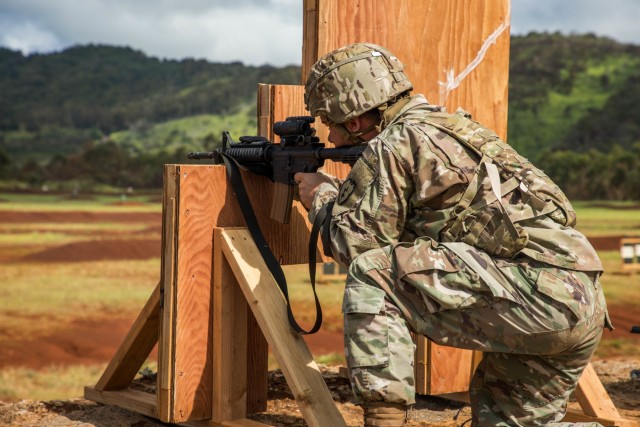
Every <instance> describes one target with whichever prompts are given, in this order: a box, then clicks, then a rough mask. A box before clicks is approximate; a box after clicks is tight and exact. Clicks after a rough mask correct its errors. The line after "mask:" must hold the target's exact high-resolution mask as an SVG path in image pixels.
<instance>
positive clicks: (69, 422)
mask: <svg viewBox="0 0 640 427" xmlns="http://www.w3.org/2000/svg"><path fill="white" fill-rule="evenodd" d="M19 222H29V223H43V224H46V223H76V222H82V223H91V222H131V223H146V224H149V228H148V230H149V231H156V232H158V233H159V231H160V224H161V216H160V214H154V213H91V212H64V213H62V212H60V213H59V212H20V213H14V212H7V211H0V223H19ZM77 232H78V233H83V232H82V231H77ZM592 243H593V244H594V246H595V247H596V249H600V250H617V249H618V247H619V237H608V238H594V239H593V240H592ZM159 255H160V241H159V240H157V239H147V240H144V239H143V240H137V239H135V240H128V239H122V240H118V239H97V240H94V241H89V242H76V243H69V244H66V245H62V246H58V247H56V248H47V249H43V250H42V251H39V252H36V253H34V254H30V255H28V256H26V257H22V258H20V259H11V260H2V261H19V262H39V263H41V262H56V263H58V262H76V261H93V260H105V259H106V260H117V259H149V258H154V257H158V256H159ZM609 308H610V313H611V317H612V320H613V323H614V325H615V326H616V328H617V329H616V330H615V331H613V332H606V333H607V334H608V335H607V337H608V338H624V339H625V340H633V341H635V342H636V343H637V344H638V345H639V346H640V334H635V335H634V334H629V330H630V328H631V326H632V325H636V324H639V323H640V306H638V304H637V303H635V304H629V305H625V306H611V307H609ZM133 321H134V318H133V317H132V318H112V317H106V316H104V317H101V318H98V317H97V318H95V319H92V320H89V321H87V320H83V321H74V322H71V323H70V324H69V325H68V327H67V328H66V329H65V330H64V331H62V332H55V333H53V334H51V335H49V336H45V337H38V339H37V340H27V339H23V340H15V339H12V340H11V341H9V342H7V338H8V337H6V336H5V337H4V339H3V334H4V332H3V331H2V329H1V328H0V342H2V343H3V344H2V345H0V366H1V367H18V366H21V367H28V368H32V369H38V368H40V367H42V365H43V360H46V363H47V365H57V366H65V365H76V364H87V365H89V364H97V363H106V362H108V361H109V360H110V359H111V357H112V355H113V354H114V352H115V350H116V349H117V347H118V346H119V345H120V343H121V341H122V339H123V337H124V336H125V335H126V333H127V332H128V330H129V328H130V326H131V324H132V323H133ZM306 340H307V343H308V344H309V347H310V349H311V351H312V352H313V353H314V354H317V355H320V354H327V353H342V334H341V333H340V331H337V332H330V331H325V330H322V331H320V332H319V333H318V334H316V335H312V336H311V337H307V338H306ZM24 348H29V349H30V351H29V352H24V351H21V349H24ZM639 348H640V347H639ZM152 357H154V355H152ZM594 367H595V368H596V370H597V371H598V372H599V374H600V377H601V379H602V381H603V382H604V383H605V386H606V387H607V390H608V391H609V393H610V395H611V397H612V399H613V400H614V402H615V404H616V405H617V407H618V408H619V410H620V412H621V413H622V414H623V416H626V417H630V418H632V419H636V420H638V421H640V379H631V378H630V375H629V373H630V372H631V370H632V369H640V355H639V356H638V357H637V358H635V359H634V358H631V359H630V358H625V359H607V360H596V361H594ZM323 369H324V371H323V374H324V376H325V379H326V381H327V384H328V385H329V387H330V390H331V392H332V395H333V397H334V400H336V402H337V403H338V405H339V409H340V411H341V413H342V414H343V416H344V417H345V419H346V421H347V423H348V425H350V426H357V425H361V424H360V423H361V421H360V419H361V410H360V409H359V407H357V406H355V405H353V403H352V402H351V392H350V388H349V384H348V381H347V380H346V379H344V378H341V377H340V376H339V375H338V374H337V368H335V367H329V368H323ZM270 375H271V379H270V401H269V412H270V413H271V415H257V416H255V419H256V420H259V421H261V422H264V423H267V424H269V425H282V426H285V425H286V426H301V425H305V424H304V421H303V420H302V419H301V416H300V413H299V412H298V410H297V405H296V403H295V400H293V399H292V396H291V394H290V392H289V390H288V387H287V386H286V382H285V381H284V377H283V376H282V374H281V373H280V372H279V371H278V372H272V373H271V374H270ZM0 399H2V397H1V396H0ZM459 411H460V414H459V416H458V417H457V419H456V420H454V417H455V416H456V413H458V412H459ZM414 418H415V420H414V421H413V422H412V425H415V426H418V425H422V426H457V425H461V424H462V423H463V422H464V421H466V420H467V419H468V418H469V409H468V407H464V406H462V405H461V404H460V403H457V402H453V401H449V400H446V399H441V398H437V397H421V398H420V399H419V402H418V404H417V405H416V410H415V411H414ZM0 425H7V426H17V427H26V426H41V425H45V426H98V427H107V426H132V427H133V426H135V427H143V426H155V425H161V424H158V423H155V422H154V421H153V420H150V419H148V418H145V417H143V416H139V415H136V414H133V413H130V412H127V411H125V410H122V409H119V408H114V407H107V406H103V405H98V404H95V403H93V402H89V401H86V400H84V399H74V400H68V401H50V402H33V401H20V402H6V401H5V402H2V401H0Z"/></svg>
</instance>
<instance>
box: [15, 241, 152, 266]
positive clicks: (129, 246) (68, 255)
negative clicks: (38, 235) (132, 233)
mask: <svg viewBox="0 0 640 427" xmlns="http://www.w3.org/2000/svg"><path fill="white" fill-rule="evenodd" d="M160 251H161V248H160V240H158V239H149V240H136V239H131V240H95V241H90V242H74V243H67V244H65V245H60V246H56V247H53V248H50V249H45V250H42V251H40V252H36V253H34V254H30V255H27V256H25V257H23V258H22V259H21V261H37V262H77V261H102V260H119V259H123V260H124V259H150V258H156V257H160Z"/></svg>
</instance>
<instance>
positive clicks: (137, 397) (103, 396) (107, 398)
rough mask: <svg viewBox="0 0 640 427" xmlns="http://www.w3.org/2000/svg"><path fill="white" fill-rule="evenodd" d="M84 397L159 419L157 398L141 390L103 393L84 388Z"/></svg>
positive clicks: (91, 388)
mask: <svg viewBox="0 0 640 427" xmlns="http://www.w3.org/2000/svg"><path fill="white" fill-rule="evenodd" d="M84 396H85V398H87V399H88V400H92V401H94V402H98V403H102V404H104V405H113V406H117V407H119V408H123V409H128V410H130V411H133V412H136V413H138V414H142V415H146V416H148V417H152V418H157V417H158V414H157V411H156V396H155V395H153V394H151V393H145V392H142V391H140V390H132V389H125V390H118V391H101V390H96V389H95V388H93V387H85V388H84Z"/></svg>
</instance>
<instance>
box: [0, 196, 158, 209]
mask: <svg viewBox="0 0 640 427" xmlns="http://www.w3.org/2000/svg"><path fill="white" fill-rule="evenodd" d="M159 198H160V195H159V194H158V195H140V196H136V195H133V196H131V195H129V196H126V198H123V197H122V196H121V195H115V194H114V195H92V196H89V197H88V198H71V197H70V195H67V194H42V193H38V194H34V193H26V194H25V193H0V211H13V212H15V211H21V212H24V211H35V212H69V211H85V212H161V211H162V204H161V203H160V202H159ZM123 202H125V203H123Z"/></svg>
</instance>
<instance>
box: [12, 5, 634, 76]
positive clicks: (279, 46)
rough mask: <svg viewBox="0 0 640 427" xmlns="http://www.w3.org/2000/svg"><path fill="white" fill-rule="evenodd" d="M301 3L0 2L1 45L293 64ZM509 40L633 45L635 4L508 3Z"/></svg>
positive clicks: (296, 59) (25, 49)
mask: <svg viewBox="0 0 640 427" xmlns="http://www.w3.org/2000/svg"><path fill="white" fill-rule="evenodd" d="M302 5H303V1H302V0H183V1H181V0H55V1H52V0H0V45H2V46H7V47H10V48H12V49H19V50H21V51H23V52H25V53H31V52H50V51H52V50H61V49H63V48H66V47H68V46H71V45H74V44H87V43H102V44H110V45H117V46H130V47H132V48H134V49H138V50H142V51H144V52H145V53H146V54H148V55H152V56H156V57H160V58H178V59H180V58H186V57H191V58H198V59H199V58H203V59H207V60H209V61H214V62H230V61H242V62H244V63H246V64H252V65H261V64H264V63H270V64H273V65H285V64H300V62H301V52H302ZM511 9H512V25H511V32H512V34H527V33H528V32H530V31H548V32H555V31H560V32H562V33H563V34H570V33H588V32H591V33H595V34H597V35H601V36H609V37H612V38H614V39H616V40H618V41H622V42H631V43H636V44H640V25H638V22H640V1H639V0H608V1H606V2H604V1H602V0H580V1H579V2H575V1H569V0H512V8H511Z"/></svg>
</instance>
